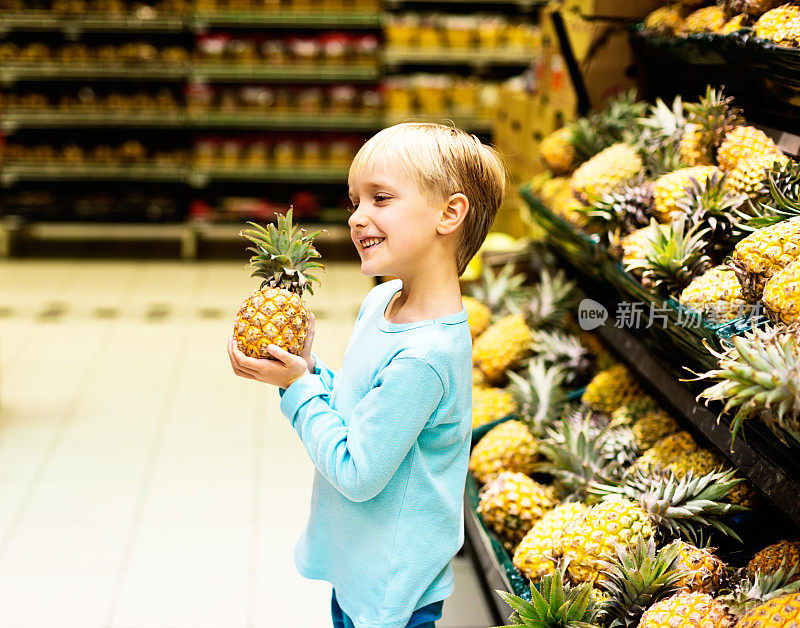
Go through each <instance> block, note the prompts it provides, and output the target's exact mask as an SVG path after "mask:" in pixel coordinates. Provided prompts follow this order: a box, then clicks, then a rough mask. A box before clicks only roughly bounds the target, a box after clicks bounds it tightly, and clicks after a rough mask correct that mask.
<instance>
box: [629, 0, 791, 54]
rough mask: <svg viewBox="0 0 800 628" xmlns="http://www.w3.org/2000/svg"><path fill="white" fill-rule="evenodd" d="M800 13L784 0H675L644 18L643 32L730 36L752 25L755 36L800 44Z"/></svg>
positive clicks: (668, 34)
mask: <svg viewBox="0 0 800 628" xmlns="http://www.w3.org/2000/svg"><path fill="white" fill-rule="evenodd" d="M798 22H800V13H798V11H797V7H796V5H794V4H791V3H788V4H787V3H785V2H784V1H783V0H722V1H715V0H678V1H672V2H668V3H666V4H665V5H664V6H663V7H659V8H658V9H656V10H655V11H653V12H652V13H651V14H650V15H648V16H646V17H645V18H644V20H643V26H644V29H645V31H646V32H648V33H652V34H657V35H662V36H678V37H680V36H686V35H692V34H694V33H717V34H719V35H730V34H731V33H735V32H736V31H738V30H740V29H742V28H748V27H752V28H753V30H754V32H755V34H756V35H757V36H758V37H762V38H764V39H769V40H770V41H774V42H776V43H779V44H782V45H786V46H795V47H796V46H798V45H799V44H800V32H798V31H800V28H798Z"/></svg>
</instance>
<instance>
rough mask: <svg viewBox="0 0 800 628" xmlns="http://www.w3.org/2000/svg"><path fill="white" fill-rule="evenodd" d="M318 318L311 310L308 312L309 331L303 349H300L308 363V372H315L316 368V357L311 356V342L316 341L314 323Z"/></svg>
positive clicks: (302, 356)
mask: <svg viewBox="0 0 800 628" xmlns="http://www.w3.org/2000/svg"><path fill="white" fill-rule="evenodd" d="M315 321H316V319H315V318H314V315H313V314H312V313H311V312H309V313H308V333H307V334H306V341H305V342H304V343H303V349H302V350H301V351H300V357H301V358H303V359H304V360H305V361H306V364H308V372H309V373H313V372H314V369H315V368H316V366H317V364H316V362H315V361H314V358H313V357H311V343H312V342H314V323H315Z"/></svg>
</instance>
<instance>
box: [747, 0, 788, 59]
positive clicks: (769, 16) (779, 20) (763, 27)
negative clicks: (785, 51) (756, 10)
mask: <svg viewBox="0 0 800 628" xmlns="http://www.w3.org/2000/svg"><path fill="white" fill-rule="evenodd" d="M753 32H754V33H755V36H756V37H762V38H763V39H768V40H769V41H772V42H775V43H776V44H779V45H781V46H791V47H795V48H796V47H797V46H799V45H800V6H798V5H796V4H791V3H787V4H784V5H783V6H780V7H777V8H775V9H772V10H771V11H767V12H766V13H764V15H762V16H761V17H760V18H758V20H756V23H755V24H753Z"/></svg>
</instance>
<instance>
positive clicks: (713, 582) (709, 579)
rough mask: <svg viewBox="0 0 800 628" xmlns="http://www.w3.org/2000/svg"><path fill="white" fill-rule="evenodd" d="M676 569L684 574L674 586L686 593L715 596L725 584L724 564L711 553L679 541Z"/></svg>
mask: <svg viewBox="0 0 800 628" xmlns="http://www.w3.org/2000/svg"><path fill="white" fill-rule="evenodd" d="M679 543H680V546H679V549H678V568H679V569H683V570H684V571H685V572H686V573H685V575H684V576H683V577H681V579H680V580H678V582H676V583H675V584H676V585H677V586H678V587H679V589H680V590H681V591H684V592H686V593H708V594H709V595H716V594H717V592H718V591H719V590H720V589H721V588H722V585H723V584H725V579H726V575H727V574H726V571H725V563H723V562H722V561H721V560H720V559H719V558H717V557H716V556H715V555H714V554H713V553H712V552H711V551H709V550H707V549H702V548H699V547H696V546H695V545H692V544H691V543H687V542H686V541H679Z"/></svg>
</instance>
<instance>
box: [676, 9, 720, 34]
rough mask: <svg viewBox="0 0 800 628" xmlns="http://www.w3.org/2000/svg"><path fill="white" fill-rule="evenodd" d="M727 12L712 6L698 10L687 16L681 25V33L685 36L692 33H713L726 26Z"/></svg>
mask: <svg viewBox="0 0 800 628" xmlns="http://www.w3.org/2000/svg"><path fill="white" fill-rule="evenodd" d="M726 21H727V20H726V19H725V11H723V9H722V7H721V6H718V5H711V6H710V7H703V8H702V9H697V11H695V12H694V13H691V14H689V15H688V16H686V19H685V20H684V21H683V24H682V25H681V30H680V32H681V33H682V34H684V35H688V34H691V33H713V32H715V31H717V30H719V29H720V28H722V27H723V26H724V25H725V22H726Z"/></svg>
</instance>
